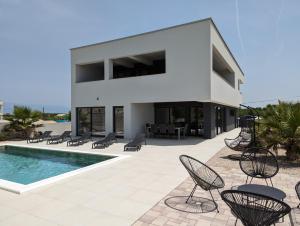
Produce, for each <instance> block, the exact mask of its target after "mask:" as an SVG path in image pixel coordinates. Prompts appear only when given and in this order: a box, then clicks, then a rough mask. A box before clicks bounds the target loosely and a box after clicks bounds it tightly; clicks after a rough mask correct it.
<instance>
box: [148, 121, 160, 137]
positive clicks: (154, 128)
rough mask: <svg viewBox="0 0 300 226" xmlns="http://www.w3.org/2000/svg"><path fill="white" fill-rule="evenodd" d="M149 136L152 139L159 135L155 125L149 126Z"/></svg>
mask: <svg viewBox="0 0 300 226" xmlns="http://www.w3.org/2000/svg"><path fill="white" fill-rule="evenodd" d="M150 134H151V135H152V136H153V137H154V136H157V135H159V129H158V127H157V125H156V124H151V125H150Z"/></svg>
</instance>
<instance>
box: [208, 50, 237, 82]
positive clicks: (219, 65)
mask: <svg viewBox="0 0 300 226" xmlns="http://www.w3.org/2000/svg"><path fill="white" fill-rule="evenodd" d="M213 70H214V71H215V72H216V73H217V74H218V75H219V76H221V77H222V78H223V79H224V80H225V81H226V82H227V83H229V84H230V85H231V86H232V87H233V88H234V87H235V76H234V71H233V70H232V68H231V67H230V66H229V64H228V63H227V62H226V61H225V59H224V58H223V56H222V55H221V53H220V52H219V51H218V50H217V49H216V48H215V47H213Z"/></svg>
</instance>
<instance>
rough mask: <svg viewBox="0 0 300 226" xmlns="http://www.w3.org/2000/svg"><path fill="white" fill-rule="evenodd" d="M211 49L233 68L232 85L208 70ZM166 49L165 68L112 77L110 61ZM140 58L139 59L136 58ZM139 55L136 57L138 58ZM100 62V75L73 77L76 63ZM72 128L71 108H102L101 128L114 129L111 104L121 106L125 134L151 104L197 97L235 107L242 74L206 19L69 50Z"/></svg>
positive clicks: (148, 114) (150, 115)
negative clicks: (84, 78) (98, 77)
mask: <svg viewBox="0 0 300 226" xmlns="http://www.w3.org/2000/svg"><path fill="white" fill-rule="evenodd" d="M213 49H216V50H217V52H219V53H220V54H221V56H222V57H223V60H225V61H226V63H227V64H228V67H229V68H230V69H231V70H232V77H231V78H232V79H233V81H232V84H233V85H232V84H231V85H230V84H229V83H228V82H227V81H226V80H225V79H224V78H223V77H222V76H220V75H219V74H218V73H216V72H215V71H214V70H213V54H214V51H213ZM157 51H164V53H165V73H162V74H153V75H146V76H138V77H126V78H118V79H113V78H112V74H113V72H112V68H113V66H112V60H113V59H116V58H121V57H128V56H135V55H140V54H148V53H153V52H157ZM141 59H142V58H141ZM139 60H140V59H139ZM96 62H104V80H98V81H86V82H77V81H78V77H77V78H76V76H78V65H86V64H91V63H96ZM71 69H72V79H71V82H72V95H71V96H72V103H71V105H72V131H73V135H75V133H76V122H77V118H76V108H78V107H99V106H102V107H105V131H106V133H109V132H112V131H113V106H123V107H124V136H125V138H131V137H133V136H134V135H135V134H136V133H137V132H140V131H141V130H142V129H143V127H144V125H145V123H153V122H154V103H161V102H183V101H184V102H186V101H196V102H201V103H216V104H221V105H224V106H231V107H234V108H238V107H239V104H240V103H241V102H242V96H241V93H240V91H239V85H238V84H241V83H244V75H243V72H242V71H241V69H240V68H239V66H238V64H237V63H236V61H235V59H234V57H233V56H232V54H231V53H230V51H229V49H228V47H227V46H226V44H225V42H224V41H223V39H222V37H221V36H220V34H219V32H218V31H217V29H216V27H215V25H214V23H213V21H212V20H211V19H205V20H201V21H196V22H192V23H188V24H184V25H179V26H175V27H171V28H166V29H162V30H158V31H153V32H148V33H144V34H140V35H135V36H131V37H127V38H122V39H118V40H113V41H108V42H103V43H99V44H93V45H88V46H83V47H79V48H74V49H71Z"/></svg>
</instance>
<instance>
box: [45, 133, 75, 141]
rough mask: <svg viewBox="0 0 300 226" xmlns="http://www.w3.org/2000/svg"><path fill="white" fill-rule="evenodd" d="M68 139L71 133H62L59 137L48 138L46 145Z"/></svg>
mask: <svg viewBox="0 0 300 226" xmlns="http://www.w3.org/2000/svg"><path fill="white" fill-rule="evenodd" d="M69 137H71V131H64V132H63V133H62V134H61V135H56V136H50V138H49V139H48V140H47V144H58V143H62V142H64V141H66V139H67V138H69Z"/></svg>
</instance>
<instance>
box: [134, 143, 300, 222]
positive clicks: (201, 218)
mask: <svg viewBox="0 0 300 226" xmlns="http://www.w3.org/2000/svg"><path fill="white" fill-rule="evenodd" d="M233 153H234V152H233V151H231V150H229V149H228V148H223V149H222V150H221V151H220V152H218V153H217V154H216V155H215V156H214V157H213V158H211V159H210V160H209V161H208V162H207V164H208V165H209V166H211V167H212V168H213V169H215V170H216V171H217V172H218V173H219V174H220V175H221V176H222V178H223V179H224V181H225V184H226V185H225V188H224V189H230V188H231V187H232V186H236V185H241V184H244V183H245V179H246V176H245V174H243V173H242V171H241V170H240V168H239V163H238V161H232V160H229V159H227V158H226V156H227V155H228V154H233ZM285 165H286V164H285ZM281 166H282V165H281ZM299 180H300V165H294V166H293V167H283V166H282V167H281V168H280V170H279V173H278V174H277V175H276V176H275V177H274V179H273V183H274V186H275V187H277V188H280V189H282V190H283V191H285V193H286V194H287V197H286V199H285V201H286V202H287V203H288V204H289V205H290V206H291V207H292V208H295V207H296V206H297V205H298V203H299V200H298V198H297V197H296V193H295V190H294V187H295V184H296V182H297V181H299ZM253 183H262V184H264V181H261V180H259V179H256V180H253ZM193 186H194V183H193V181H192V180H191V179H190V178H187V179H186V180H185V181H183V182H182V183H181V184H180V185H179V186H178V187H176V188H175V189H174V190H173V191H172V192H170V193H169V194H168V195H167V196H166V197H165V198H163V199H162V200H161V201H160V202H158V203H157V204H156V205H155V206H154V207H153V208H152V209H151V210H149V211H148V212H147V213H146V214H145V215H144V216H142V217H141V218H140V219H139V220H138V221H136V222H135V224H134V225H135V226H147V225H153V226H160V225H163V226H179V225H180V226H206V225H211V226H214V225H215V226H223V225H227V226H231V225H234V224H235V217H233V216H232V214H231V212H230V210H229V208H228V207H227V205H226V204H225V203H224V202H223V201H222V200H221V197H220V196H219V194H218V193H217V191H215V192H213V194H214V197H215V198H216V200H217V203H218V205H219V210H220V213H217V212H216V211H213V212H209V213H188V212H183V211H178V210H174V209H172V208H170V207H168V206H167V205H166V204H165V201H166V200H170V199H169V198H171V197H176V196H188V195H189V193H190V192H191V190H192V188H193ZM195 196H198V197H204V198H208V199H210V195H209V193H208V192H205V191H203V190H200V189H197V191H196V193H195ZM189 211H190V210H189ZM190 212H191V211H190ZM291 216H292V218H293V219H294V225H300V224H299V223H300V211H299V210H298V209H295V210H294V211H293V212H292V214H291V215H289V216H285V220H284V222H283V223H277V224H276V225H279V226H280V225H291V223H290V218H291ZM295 220H296V221H298V223H295ZM237 225H241V223H240V222H238V224H237Z"/></svg>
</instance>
